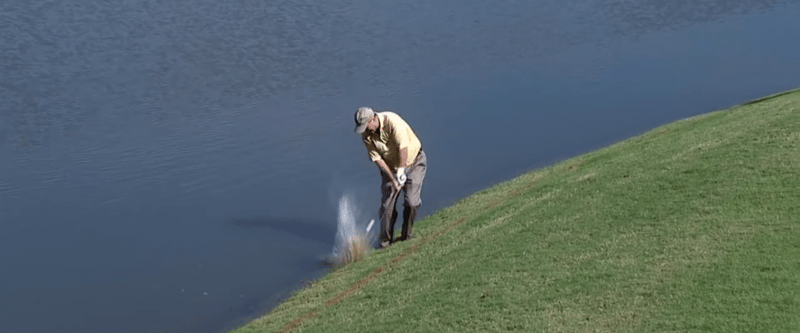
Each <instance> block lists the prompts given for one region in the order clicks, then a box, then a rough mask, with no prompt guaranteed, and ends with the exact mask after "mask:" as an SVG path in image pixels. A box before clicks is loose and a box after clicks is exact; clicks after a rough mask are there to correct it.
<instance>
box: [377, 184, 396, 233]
mask: <svg viewBox="0 0 800 333" xmlns="http://www.w3.org/2000/svg"><path fill="white" fill-rule="evenodd" d="M381 194H382V196H381V208H380V211H379V213H378V214H379V215H380V217H381V233H380V236H379V241H380V247H382V248H383V247H387V246H389V244H391V242H392V238H393V237H394V223H395V221H397V209H396V208H395V203H397V197H398V194H399V193H398V191H397V189H395V188H394V185H393V184H392V180H391V179H390V178H389V177H387V176H386V175H385V174H383V172H381Z"/></svg>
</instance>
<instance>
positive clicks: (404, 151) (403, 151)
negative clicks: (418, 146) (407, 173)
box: [397, 147, 408, 168]
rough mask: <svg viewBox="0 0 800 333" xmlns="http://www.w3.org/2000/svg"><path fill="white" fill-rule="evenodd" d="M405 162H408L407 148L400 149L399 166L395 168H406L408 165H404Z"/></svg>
mask: <svg viewBox="0 0 800 333" xmlns="http://www.w3.org/2000/svg"><path fill="white" fill-rule="evenodd" d="M407 160H408V147H403V148H400V165H398V166H397V167H398V168H406V167H408V165H406V161H407Z"/></svg>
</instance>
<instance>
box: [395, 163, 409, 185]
mask: <svg viewBox="0 0 800 333" xmlns="http://www.w3.org/2000/svg"><path fill="white" fill-rule="evenodd" d="M396 178H397V182H398V183H399V184H400V186H404V185H405V184H406V180H407V179H408V178H406V168H404V167H399V168H397V175H396Z"/></svg>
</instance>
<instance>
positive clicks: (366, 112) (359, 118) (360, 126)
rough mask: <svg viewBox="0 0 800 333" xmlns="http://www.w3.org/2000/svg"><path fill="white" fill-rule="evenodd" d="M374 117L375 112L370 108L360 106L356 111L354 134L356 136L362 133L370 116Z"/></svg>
mask: <svg viewBox="0 0 800 333" xmlns="http://www.w3.org/2000/svg"><path fill="white" fill-rule="evenodd" d="M374 115H375V111H372V108H368V107H366V106H362V107H360V108H358V110H356V129H355V132H356V133H358V134H361V133H364V130H366V129H367V123H368V122H369V120H370V119H372V116H374Z"/></svg>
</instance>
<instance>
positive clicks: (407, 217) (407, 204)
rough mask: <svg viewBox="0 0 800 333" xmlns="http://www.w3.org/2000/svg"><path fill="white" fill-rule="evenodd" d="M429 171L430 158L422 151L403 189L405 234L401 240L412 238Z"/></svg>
mask: <svg viewBox="0 0 800 333" xmlns="http://www.w3.org/2000/svg"><path fill="white" fill-rule="evenodd" d="M427 171H428V158H427V157H426V156H425V152H424V151H420V155H419V157H417V159H416V161H415V162H414V166H413V167H412V168H411V170H410V172H409V173H408V175H407V176H408V180H407V181H406V184H405V186H404V187H403V194H404V197H403V198H404V203H403V233H402V234H401V236H400V239H401V240H407V239H410V238H411V237H412V229H413V228H414V220H415V219H416V218H417V209H419V206H420V205H422V183H423V180H424V179H425V173H426V172H427Z"/></svg>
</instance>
